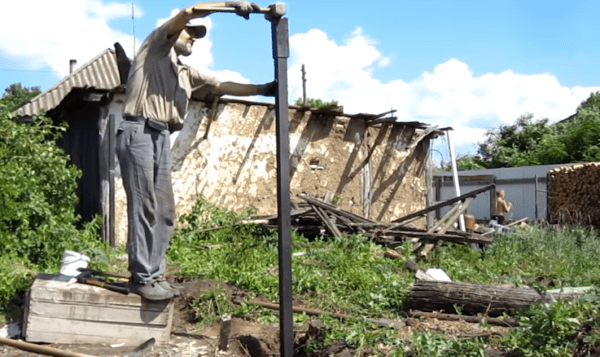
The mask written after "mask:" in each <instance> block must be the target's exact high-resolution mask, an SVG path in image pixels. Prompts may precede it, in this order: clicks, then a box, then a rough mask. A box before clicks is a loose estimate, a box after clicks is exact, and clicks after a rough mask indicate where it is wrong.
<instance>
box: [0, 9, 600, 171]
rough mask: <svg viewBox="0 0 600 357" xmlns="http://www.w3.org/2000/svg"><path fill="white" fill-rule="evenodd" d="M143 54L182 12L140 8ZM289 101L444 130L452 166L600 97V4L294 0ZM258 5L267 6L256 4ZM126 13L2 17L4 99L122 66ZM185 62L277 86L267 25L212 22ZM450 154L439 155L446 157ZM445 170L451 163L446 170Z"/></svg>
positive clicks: (8, 13)
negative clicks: (116, 50)
mask: <svg viewBox="0 0 600 357" xmlns="http://www.w3.org/2000/svg"><path fill="white" fill-rule="evenodd" d="M133 4H134V9H135V10H134V12H135V23H134V26H135V44H136V45H137V46H139V44H140V43H141V42H142V41H143V39H144V38H145V37H146V36H147V35H148V34H149V33H150V31H152V29H154V28H155V27H156V26H157V23H159V21H161V20H164V19H166V18H168V17H169V16H170V15H171V13H172V12H173V11H174V10H175V9H182V8H183V7H185V6H189V5H192V4H193V3H189V2H186V1H180V0H171V1H164V0H163V1H135V2H133ZM286 4H287V8H288V13H287V15H286V16H287V17H288V19H289V30H290V48H291V56H290V59H289V61H288V65H289V66H288V74H289V91H290V94H289V98H290V101H295V99H297V98H299V97H301V96H302V91H301V88H302V85H301V74H300V66H301V65H302V64H305V66H306V71H307V92H308V93H307V94H308V96H309V97H314V98H320V99H324V100H337V101H338V102H339V104H341V105H343V106H344V108H345V111H346V112H348V113H359V112H366V113H381V112H385V111H388V110H390V109H392V108H393V109H396V110H397V116H398V118H399V120H406V121H412V120H420V121H423V122H426V123H430V124H434V125H439V126H440V127H447V126H451V127H453V128H454V129H455V130H454V132H453V133H452V140H453V142H454V145H455V147H456V152H457V153H458V154H459V155H464V154H468V153H475V151H476V146H475V144H476V143H477V142H479V141H481V140H483V138H484V133H485V130H486V128H495V127H498V126H499V125H503V124H512V123H513V122H514V121H515V120H516V119H517V118H518V117H519V116H520V115H523V114H525V113H533V114H534V115H535V117H536V118H549V119H551V120H553V121H554V120H560V119H563V118H565V117H567V116H569V115H571V114H572V113H574V112H575V110H576V108H577V106H578V105H579V103H580V102H581V101H582V100H584V99H586V98H587V97H588V96H589V94H590V93H591V92H595V91H597V90H600V66H598V63H600V46H598V44H600V22H599V21H598V15H599V14H600V1H596V0H595V1H591V0H588V1H583V0H581V1H580V0H573V1H568V2H567V1H533V0H530V1H528V0H521V1H510V0H505V1H470V0H469V1H467V0H462V1H461V0H453V1H448V0H445V1H442V0H418V1H417V0H414V1H412V0H371V1H356V0H344V1H342V0H320V1H314V0H290V1H287V2H286ZM259 5H261V6H267V5H268V3H259ZM131 16H132V2H131V1H103V0H55V1H40V0H36V1H33V0H21V1H14V2H9V3H6V2H5V3H4V4H3V5H2V11H1V12H0V87H2V89H4V88H6V87H7V86H8V85H10V84H12V83H16V82H21V83H22V84H23V85H25V86H34V85H37V86H40V87H41V88H42V90H45V89H48V88H49V87H51V86H52V85H54V84H55V83H56V82H58V81H59V80H60V79H61V78H62V77H63V76H64V75H66V74H67V72H68V68H69V59H76V60H77V61H78V64H79V65H82V64H84V63H86V62H87V61H89V60H90V59H91V58H93V57H94V56H95V55H97V54H98V53H100V52H101V51H103V50H104V49H106V48H110V47H112V45H113V43H114V42H116V41H119V42H120V43H121V44H122V45H123V47H124V48H125V50H126V51H127V53H128V54H129V55H130V56H131V54H132V53H133V51H134V41H133V37H132V32H133V24H132V18H131ZM206 24H207V25H208V27H209V35H208V36H207V38H206V39H204V40H201V41H198V42H197V43H196V45H195V49H194V51H195V53H194V54H193V55H192V56H191V57H189V58H186V59H185V61H186V62H187V63H189V64H191V65H193V66H194V67H196V68H198V69H199V70H202V71H205V72H208V73H210V74H212V75H214V76H216V77H218V78H220V79H223V80H237V81H241V82H251V83H263V82H268V81H270V80H272V79H273V59H272V56H271V38H270V24H269V23H268V22H267V21H265V19H264V18H263V16H262V15H258V14H254V15H252V16H251V18H250V20H249V21H246V20H244V19H242V18H241V17H238V16H235V15H232V14H214V15H211V16H210V17H209V18H208V22H206ZM445 145H446V144H445V142H444V141H443V140H440V141H439V142H438V146H439V149H438V151H439V152H440V154H441V155H442V156H447V152H448V150H447V149H446V146H445ZM445 159H447V157H446V158H445Z"/></svg>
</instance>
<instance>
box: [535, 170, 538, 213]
mask: <svg viewBox="0 0 600 357" xmlns="http://www.w3.org/2000/svg"><path fill="white" fill-rule="evenodd" d="M534 202H535V222H537V220H538V175H535V197H534Z"/></svg>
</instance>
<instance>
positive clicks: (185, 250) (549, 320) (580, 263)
mask: <svg viewBox="0 0 600 357" xmlns="http://www.w3.org/2000/svg"><path fill="white" fill-rule="evenodd" d="M251 213H252V210H249V211H247V212H245V213H244V214H241V215H235V214H233V213H232V212H229V211H227V210H224V209H221V208H219V207H216V206H213V205H211V204H210V203H208V202H207V201H205V200H204V199H202V198H201V199H200V200H199V201H198V203H197V205H196V206H195V207H194V209H193V211H192V213H191V214H190V215H187V216H183V217H182V218H181V220H180V226H181V227H184V228H179V229H177V230H176V233H175V235H174V237H173V240H172V241H171V246H170V249H169V251H168V259H169V261H170V263H171V264H175V265H177V266H179V268H180V270H179V271H178V273H177V274H179V275H183V276H189V277H194V278H205V279H216V280H222V281H224V282H226V283H229V284H232V285H235V286H236V287H238V288H240V289H245V290H247V291H249V292H250V293H251V296H250V297H249V299H251V298H253V297H255V296H262V297H264V298H266V299H268V300H270V301H272V302H277V301H278V294H279V287H278V250H277V234H276V232H275V231H273V230H265V229H262V228H260V227H257V226H253V225H241V224H239V222H240V221H241V220H242V219H243V218H244V217H245V216H246V215H248V214H251ZM197 217H202V219H197ZM223 226H225V228H221V229H212V228H213V227H223ZM215 245H219V246H217V247H215ZM210 246H212V247H210ZM292 246H293V252H294V253H300V252H302V254H301V255H294V256H293V258H292V270H293V276H292V284H293V296H294V298H295V299H298V300H300V301H302V302H303V303H304V305H305V306H306V307H309V308H315V309H320V310H325V311H330V312H337V313H344V314H349V315H351V316H353V318H351V319H347V320H344V321H340V320H339V319H338V318H335V317H334V316H333V315H326V316H320V317H319V319H320V320H321V321H322V322H323V323H324V324H325V326H326V328H325V333H324V335H323V336H322V337H321V338H320V339H319V340H315V341H311V342H310V343H309V345H308V349H309V350H315V349H317V348H319V347H322V346H327V345H329V344H331V343H334V342H336V341H339V340H346V341H347V342H348V343H350V344H352V345H354V346H356V347H358V348H359V351H369V352H370V353H373V354H379V355H386V354H387V355H389V353H392V354H393V355H396V356H483V355H484V354H483V353H484V350H485V348H486V347H489V346H497V347H505V348H519V349H521V350H522V351H524V352H525V355H527V356H529V355H530V356H544V355H557V356H560V355H565V353H566V351H572V348H573V337H574V334H575V333H576V332H577V331H578V329H579V327H580V325H581V323H583V322H585V321H588V320H589V321H591V323H592V324H595V325H594V326H596V325H598V318H597V316H598V315H599V314H598V309H599V306H600V302H598V301H562V302H560V303H556V304H550V305H540V306H534V307H531V308H529V309H526V310H524V311H521V312H519V313H518V315H517V317H519V319H520V321H521V327H520V328H518V329H513V330H512V332H511V333H510V334H509V335H507V336H504V337H502V338H493V339H489V340H484V339H481V338H478V339H449V338H448V337H446V336H445V335H444V334H443V333H432V332H415V333H414V335H413V336H412V339H411V341H410V342H407V341H404V340H402V339H401V338H399V336H398V334H397V332H396V331H395V330H394V329H390V328H383V327H380V326H377V325H373V324H370V323H367V322H364V321H363V320H362V317H372V318H390V319H401V318H403V317H405V316H406V315H405V313H406V309H405V307H406V304H407V301H408V297H409V292H410V288H411V286H412V285H413V283H414V281H415V280H414V274H413V273H412V272H410V271H409V270H408V269H406V268H405V266H404V260H402V259H399V260H391V259H387V258H384V257H383V253H384V252H385V250H386V249H385V248H383V247H381V246H379V245H377V244H374V243H373V242H371V241H370V240H368V239H367V238H365V237H363V236H360V235H355V236H347V237H343V238H327V239H320V240H314V241H310V240H308V239H305V238H304V237H302V236H300V235H298V234H296V233H293V234H292ZM411 247H412V246H411V244H409V243H406V244H404V245H402V246H401V247H399V248H398V250H399V251H400V252H401V253H402V254H403V255H404V256H405V257H407V259H415V257H414V256H411V254H412V253H411ZM598 256H600V237H599V236H598V234H597V233H594V232H593V231H590V230H588V229H584V228H564V229H563V230H562V231H560V232H554V231H552V230H550V229H548V228H546V227H544V226H533V227H530V228H528V229H525V230H520V231H517V232H515V233H511V234H503V235H496V237H495V240H494V243H493V244H491V245H490V246H488V247H487V248H485V249H483V250H479V251H476V250H472V249H470V248H469V247H466V246H463V245H458V244H449V243H445V244H442V245H440V246H439V247H437V248H436V249H435V250H434V252H433V253H432V254H431V255H430V258H429V259H428V260H427V261H425V262H420V265H421V267H422V268H427V267H434V266H435V267H439V268H442V269H444V270H445V271H446V272H447V273H448V274H449V275H450V277H451V278H452V279H453V280H455V281H463V282H472V283H479V284H495V283H513V284H517V285H523V284H526V283H527V282H528V281H530V280H531V278H536V277H546V278H550V279H552V281H553V282H554V283H555V284H556V287H559V288H560V287H568V286H600V284H599V280H598V276H600V264H599V263H598V259H597V257H598ZM211 294H212V295H211ZM211 294H209V302H207V301H206V297H203V299H204V300H203V301H202V302H201V303H200V302H199V303H198V304H197V306H198V309H199V310H197V312H198V313H199V314H204V315H205V316H208V318H207V319H205V321H204V322H203V323H210V322H212V321H215V320H216V319H218V318H219V317H220V315H222V314H233V315H235V316H241V317H245V318H249V319H254V320H256V321H259V322H263V323H276V322H277V321H278V317H277V315H276V314H275V313H274V312H272V311H269V310H266V309H263V308H259V307H256V306H252V305H249V304H243V305H242V306H238V307H234V306H229V307H226V306H225V305H224V304H223V303H222V294H221V295H219V294H218V293H211ZM202 304H203V305H204V307H202V306H201V305H202ZM216 307H218V308H216ZM215 310H218V313H214V312H212V311H215ZM307 319H308V317H307V316H306V315H302V314H295V316H294V320H295V322H302V321H305V320H307ZM590 319H591V320H590ZM589 321H588V322H589ZM599 330H600V327H599V328H596V329H595V331H596V334H600V331H599ZM550 331H559V332H557V333H554V332H550ZM594 338H596V335H594V336H591V337H589V338H588V339H590V341H592V340H593V339H594ZM390 351H393V352H390Z"/></svg>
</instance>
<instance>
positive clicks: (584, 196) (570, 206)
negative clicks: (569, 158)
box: [548, 162, 600, 226]
mask: <svg viewBox="0 0 600 357" xmlns="http://www.w3.org/2000/svg"><path fill="white" fill-rule="evenodd" d="M599 178H600V163H598V162H593V163H586V164H577V165H573V166H564V167H559V168H555V169H553V170H550V171H549V172H548V214H549V218H550V222H552V223H560V224H569V225H593V226H600V205H599V204H598V202H600V179H599Z"/></svg>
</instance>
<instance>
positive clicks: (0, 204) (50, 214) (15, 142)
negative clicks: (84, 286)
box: [0, 86, 108, 311]
mask: <svg viewBox="0 0 600 357" xmlns="http://www.w3.org/2000/svg"><path fill="white" fill-rule="evenodd" d="M9 89H11V90H9ZM9 89H7V91H6V94H5V95H4V96H3V97H2V99H0V246H1V247H2V250H1V252H0V276H1V277H0V310H1V311H6V308H7V304H8V303H9V302H10V301H11V299H13V298H14V295H15V293H17V292H18V291H21V290H24V289H25V287H26V285H27V284H28V283H29V282H30V281H31V278H32V276H33V275H34V274H33V272H39V271H57V270H58V268H59V267H60V261H61V258H62V253H63V252H64V251H65V250H67V249H70V250H75V251H78V252H82V253H84V254H86V255H88V256H90V257H91V258H92V259H94V258H96V257H99V256H105V254H106V253H107V252H108V250H107V249H108V247H107V245H106V244H103V243H101V242H100V241H99V240H98V234H97V232H98V229H99V226H100V220H99V219H96V220H93V221H91V222H89V223H87V224H86V225H85V226H84V228H83V229H78V228H77V223H78V221H79V217H78V216H77V214H76V213H75V205H76V203H77V200H78V197H77V195H76V192H75V190H76V187H77V179H78V178H79V176H80V175H81V171H80V170H79V169H78V168H77V167H75V166H73V165H71V164H69V157H68V155H67V154H66V153H65V152H64V150H62V149H61V148H60V147H59V146H58V145H57V143H56V141H57V140H58V139H59V137H60V135H61V134H62V132H64V131H65V130H66V127H65V126H55V125H54V124H53V123H52V120H51V119H49V118H48V117H46V116H44V115H35V116H33V118H32V122H31V123H26V122H19V121H18V118H19V117H20V115H17V114H13V113H12V112H11V110H12V109H13V108H15V106H16V105H18V104H19V103H20V104H22V102H23V100H25V98H27V97H28V96H29V97H31V96H33V95H35V94H36V93H37V92H36V91H32V92H30V93H29V94H27V91H26V90H25V89H23V88H20V87H14V86H11V87H9ZM24 92H25V93H24ZM15 267H18V269H17V268H15Z"/></svg>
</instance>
